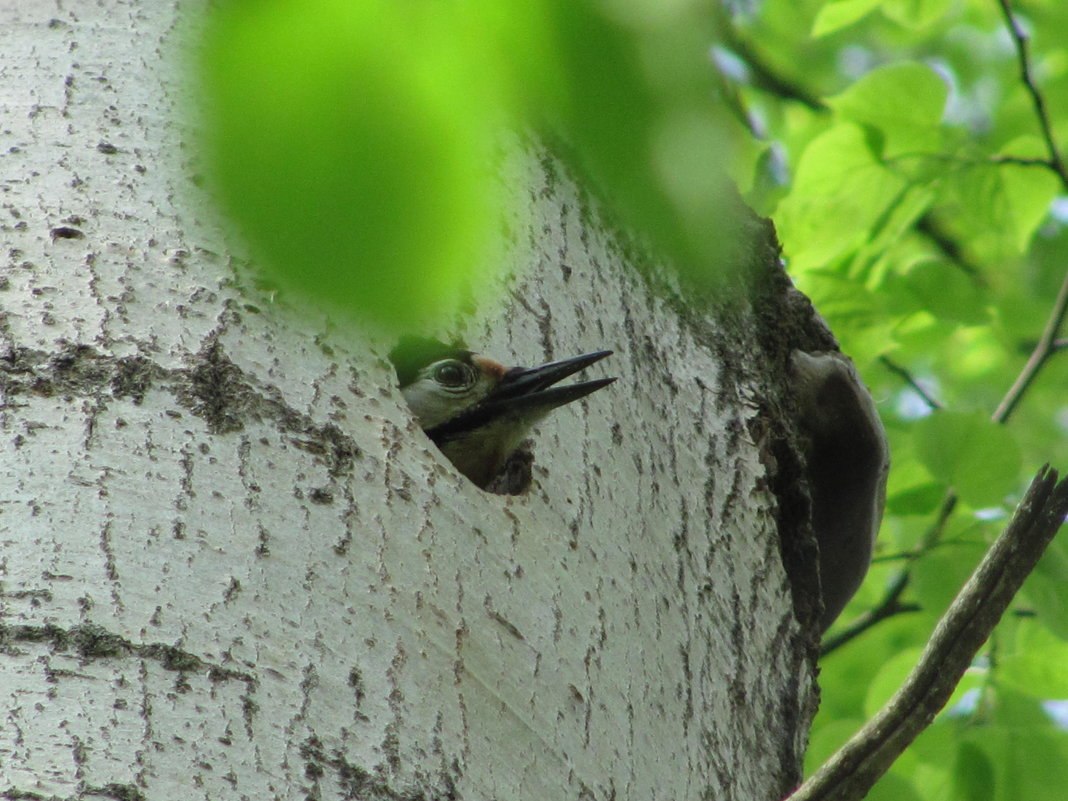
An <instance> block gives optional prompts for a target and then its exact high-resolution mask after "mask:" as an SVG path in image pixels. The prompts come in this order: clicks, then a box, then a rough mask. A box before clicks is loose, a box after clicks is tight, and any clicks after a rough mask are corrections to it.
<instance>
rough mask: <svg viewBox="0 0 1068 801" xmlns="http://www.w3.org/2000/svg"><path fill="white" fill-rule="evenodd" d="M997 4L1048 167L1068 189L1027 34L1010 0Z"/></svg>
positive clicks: (1067, 173) (1067, 181) (1064, 170)
mask: <svg viewBox="0 0 1068 801" xmlns="http://www.w3.org/2000/svg"><path fill="white" fill-rule="evenodd" d="M998 4H999V5H1000V6H1001V12H1002V14H1004V15H1005V24H1006V26H1008V29H1009V34H1010V35H1011V36H1012V41H1013V44H1014V45H1015V46H1016V60H1017V62H1018V63H1019V65H1020V80H1021V81H1023V83H1024V86H1025V87H1027V91H1028V93H1029V94H1030V95H1031V103H1032V104H1033V105H1034V107H1035V115H1036V116H1037V117H1038V124H1039V126H1040V127H1041V128H1042V137H1043V138H1044V139H1045V140H1046V149H1047V150H1049V167H1050V168H1051V169H1052V170H1053V171H1054V172H1055V173H1057V175H1058V176H1059V177H1060V179H1061V183H1062V184H1063V185H1064V188H1065V189H1068V169H1065V166H1064V160H1063V159H1062V158H1061V154H1060V151H1059V150H1058V149H1057V143H1056V142H1055V141H1054V139H1053V127H1052V126H1051V125H1050V121H1049V113H1048V112H1047V111H1046V100H1045V98H1044V97H1043V96H1042V93H1041V92H1040V91H1039V90H1038V85H1037V84H1036V83H1035V79H1034V76H1033V75H1032V72H1031V56H1030V53H1029V50H1030V47H1029V42H1028V37H1027V34H1026V33H1025V32H1024V30H1023V28H1021V27H1020V23H1019V22H1017V21H1016V17H1015V15H1014V14H1013V13H1012V4H1011V2H1010V0H998Z"/></svg>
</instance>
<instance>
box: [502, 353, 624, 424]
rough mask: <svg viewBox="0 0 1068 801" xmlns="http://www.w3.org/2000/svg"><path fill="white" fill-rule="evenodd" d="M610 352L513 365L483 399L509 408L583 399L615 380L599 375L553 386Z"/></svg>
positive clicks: (547, 406)
mask: <svg viewBox="0 0 1068 801" xmlns="http://www.w3.org/2000/svg"><path fill="white" fill-rule="evenodd" d="M611 355H612V351H610V350H599V351H596V352H594V353H584V354H583V355H581V356H572V357H571V358H570V359H561V360H560V361H556V362H549V363H548V364H543V365H541V366H539V367H513V368H512V369H511V370H509V371H508V372H507V373H505V374H504V377H502V378H501V381H500V383H499V384H497V386H496V387H494V388H493V390H492V391H491V392H490V393H489V395H487V396H486V397H485V398H484V399H483V401H482V405H486V404H487V403H494V404H501V405H504V406H507V407H509V408H510V409H522V408H527V407H531V406H542V407H544V408H545V410H546V411H548V410H550V409H554V408H556V407H557V406H562V405H563V404H565V403H570V402H571V401H575V400H578V399H579V398H584V397H586V396H587V395H589V394H590V393H591V392H595V391H597V390H598V389H601V387H606V386H608V385H609V384H611V383H612V382H613V381H615V379H614V378H598V379H596V380H594V381H580V382H579V383H577V384H568V385H567V386H566V387H553V386H552V385H553V384H555V383H557V382H558V381H563V380H564V379H565V378H567V377H568V376H569V375H573V374H574V373H577V372H578V371H579V370H582V369H585V368H586V367H589V366H590V365H591V364H593V363H594V362H599V361H600V360H601V359H603V358H605V357H606V356H611ZM550 387H552V388H551V389H550Z"/></svg>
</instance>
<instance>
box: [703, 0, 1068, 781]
mask: <svg viewBox="0 0 1068 801" xmlns="http://www.w3.org/2000/svg"><path fill="white" fill-rule="evenodd" d="M750 5H751V8H750V11H748V12H747V13H739V14H737V15H736V16H735V17H734V18H733V20H732V22H733V25H734V30H733V31H732V36H731V38H730V40H729V41H727V42H725V44H724V47H726V48H729V49H731V48H732V49H733V52H734V53H735V54H736V55H737V56H738V57H739V59H740V61H741V63H742V66H743V67H744V69H742V70H741V71H739V72H736V79H737V80H738V81H739V83H740V84H741V85H742V86H743V87H744V88H743V89H741V91H740V95H741V97H742V98H743V100H744V102H745V103H746V104H747V107H748V113H749V119H750V120H751V121H753V122H752V125H751V126H750V133H753V132H756V133H757V134H759V137H760V138H761V139H762V140H763V142H764V144H763V148H758V149H757V151H756V153H755V154H754V155H753V156H752V157H751V158H750V160H749V162H748V163H747V164H744V165H738V172H737V175H738V178H739V181H740V182H741V183H742V184H743V185H745V186H747V187H749V188H750V191H749V195H748V197H749V200H750V202H751V203H753V204H754V205H755V206H756V207H758V208H760V209H761V210H762V211H763V212H764V213H767V214H769V215H770V216H772V218H773V219H774V220H775V222H776V225H777V227H778V231H779V235H780V237H781V239H782V241H783V245H784V250H785V255H786V257H787V261H788V268H789V269H790V271H791V273H792V275H793V276H794V278H795V280H796V281H797V283H798V284H799V285H800V287H801V288H802V289H803V290H804V291H806V292H807V293H808V294H809V295H810V296H811V297H812V298H813V299H814V301H815V302H816V305H817V307H818V308H819V309H820V311H821V312H822V313H823V315H824V316H825V317H826V318H827V319H828V321H829V322H830V324H831V327H832V329H833V330H834V331H835V332H836V334H838V336H839V338H840V340H841V342H842V347H843V350H845V351H846V352H847V353H849V354H850V355H852V356H853V358H854V359H855V360H856V361H857V363H858V366H859V367H860V369H861V372H862V374H863V375H864V377H865V379H866V380H867V382H868V383H869V386H870V387H871V388H872V390H873V392H874V394H875V396H876V398H877V400H878V401H879V402H880V407H881V411H882V413H883V416H884V420H885V422H886V424H887V428H888V431H889V435H890V438H891V448H892V453H893V456H894V465H893V469H892V471H891V477H890V485H889V491H888V498H887V514H886V518H885V520H884V525H883V530H882V532H881V536H880V541H879V547H878V553H877V562H876V564H875V566H874V567H873V569H872V572H871V574H870V576H869V579H868V581H867V582H866V583H865V586H864V587H863V588H862V590H861V592H860V594H859V595H858V596H857V598H856V599H855V600H854V602H853V603H852V604H851V605H850V607H849V608H847V610H846V613H845V614H844V615H843V617H842V619H841V621H840V623H839V626H838V630H839V631H841V630H842V629H843V628H846V627H847V626H848V623H849V622H850V620H851V619H852V618H853V617H855V616H856V615H858V614H859V613H861V612H862V611H864V610H866V609H872V608H876V607H879V606H880V605H883V604H885V603H886V602H887V599H888V598H889V597H890V596H889V595H888V588H890V587H893V586H895V585H898V586H899V585H900V584H902V583H904V591H903V592H902V593H901V594H900V596H897V597H895V599H894V600H893V602H892V603H893V604H894V606H892V607H891V611H892V612H893V611H901V612H902V614H897V615H892V616H891V617H889V618H887V619H884V620H883V621H881V622H880V623H878V624H877V625H875V626H873V627H871V628H870V629H868V630H865V631H863V633H861V634H860V635H859V636H858V637H857V638H856V639H854V640H852V641H850V642H847V643H846V644H845V645H843V646H841V647H839V648H837V649H836V650H834V651H833V652H832V653H830V654H829V655H828V656H826V657H825V659H824V661H823V668H822V669H823V672H822V676H821V683H822V685H823V688H824V700H823V706H822V708H821V710H820V713H819V716H818V717H817V721H816V725H815V728H814V731H813V735H812V746H811V749H810V753H809V756H808V761H809V765H810V766H811V767H815V766H816V765H818V764H819V762H820V761H821V760H822V759H823V758H825V757H826V756H828V755H829V753H830V752H831V751H833V750H834V748H836V747H837V746H838V745H840V744H841V743H842V742H844V740H845V739H846V738H847V737H848V736H849V735H850V734H852V732H853V730H855V728H856V726H857V725H858V724H859V723H860V722H862V721H863V719H864V718H865V717H867V716H869V715H870V714H871V713H872V712H873V711H874V709H875V708H877V706H878V705H879V704H880V703H881V702H882V701H883V700H885V699H886V698H887V697H888V696H889V692H890V691H891V690H892V689H893V688H894V687H896V686H897V684H899V683H900V681H901V679H902V678H903V677H904V674H905V672H907V670H908V668H909V667H910V666H911V665H912V664H914V663H915V661H916V658H917V656H918V653H919V649H920V648H921V646H922V645H923V643H924V642H925V640H926V639H927V637H928V636H929V635H930V632H931V630H932V627H933V625H934V623H935V621H936V620H937V618H938V616H939V615H940V614H941V612H942V611H943V610H944V609H945V607H946V606H947V604H948V603H949V602H950V600H951V599H952V597H953V595H954V594H955V593H956V591H957V589H958V588H959V587H960V586H961V584H962V583H963V581H964V580H965V579H966V578H967V576H968V574H969V573H970V571H971V569H972V568H973V566H974V565H975V564H976V562H977V561H978V559H979V558H980V556H981V555H982V553H983V551H984V549H985V547H986V546H987V544H988V543H989V542H990V541H991V540H992V538H993V537H995V536H996V535H997V533H998V532H999V531H1000V529H1001V528H1002V526H1003V525H1004V522H1005V520H1006V519H1007V516H1008V514H1009V513H1010V512H1011V510H1012V508H1013V506H1014V504H1015V502H1016V501H1017V500H1018V499H1019V494H1020V492H1021V490H1022V488H1023V487H1024V485H1025V484H1026V481H1027V479H1028V478H1029V477H1030V476H1031V475H1032V474H1033V473H1034V471H1035V469H1036V468H1037V467H1038V466H1039V465H1041V464H1042V463H1044V462H1050V463H1052V464H1054V465H1055V466H1058V467H1060V468H1061V469H1062V470H1063V469H1065V468H1068V395H1066V393H1065V391H1064V387H1065V385H1066V384H1065V379H1066V378H1068V364H1066V357H1065V355H1059V354H1058V353H1057V350H1058V349H1059V348H1060V347H1062V346H1061V345H1060V343H1059V342H1054V343H1053V347H1052V348H1051V353H1050V355H1049V358H1048V359H1047V360H1045V361H1044V363H1043V364H1042V369H1041V371H1040V372H1039V373H1038V374H1037V377H1035V379H1034V380H1033V381H1032V382H1031V383H1030V384H1028V385H1026V386H1024V387H1023V388H1022V392H1021V393H1019V394H1016V393H1010V388H1012V387H1013V386H1014V384H1015V382H1016V380H1017V377H1018V375H1020V373H1021V371H1022V370H1023V368H1024V365H1025V362H1027V360H1028V356H1029V355H1030V354H1031V352H1032V351H1033V350H1034V348H1035V347H1036V344H1037V343H1038V342H1039V340H1040V337H1041V335H1042V334H1043V331H1044V329H1045V328H1046V326H1047V320H1049V318H1050V316H1051V314H1052V313H1053V311H1054V309H1055V306H1056V305H1057V303H1058V289H1059V287H1061V285H1062V284H1063V282H1064V281H1065V276H1066V274H1068V227H1066V225H1065V223H1066V222H1068V214H1066V213H1065V209H1066V207H1065V195H1066V193H1068V175H1066V174H1065V171H1064V167H1063V164H1062V163H1061V162H1060V155H1059V153H1058V152H1057V150H1051V143H1050V141H1049V140H1047V138H1046V135H1045V131H1044V122H1043V115H1045V120H1046V121H1047V122H1048V126H1049V130H1050V131H1051V132H1052V142H1053V147H1054V148H1057V147H1058V145H1059V146H1060V147H1066V146H1068V139H1066V138H1065V136H1066V134H1068V103H1065V102H1064V98H1065V97H1068V92H1066V91H1065V90H1066V88H1068V48H1066V45H1065V43H1066V42H1068V6H1066V5H1065V4H1063V3H1060V2H1053V1H1052V0H1049V1H1047V2H1042V1H1041V0H1037V1H1036V2H1029V3H1026V4H1024V3H1016V4H1015V5H1016V6H1018V7H1015V8H1013V9H1012V11H1013V14H1014V19H1015V21H1016V22H1017V23H1018V25H1019V26H1020V31H1021V32H1025V33H1026V36H1027V37H1029V38H1028V40H1027V44H1026V47H1027V48H1028V49H1027V54H1028V57H1029V69H1030V74H1031V82H1032V84H1033V87H1034V90H1035V92H1037V93H1038V95H1039V96H1040V97H1041V98H1042V99H1043V101H1044V106H1043V108H1042V110H1039V108H1038V107H1037V106H1036V103H1035V97H1034V94H1033V93H1032V91H1031V89H1030V88H1029V87H1028V85H1027V82H1026V81H1025V80H1024V79H1023V78H1022V77H1021V61H1020V51H1019V48H1020V47H1021V46H1023V40H1022V38H1021V37H1014V36H1013V35H1012V26H1011V25H1010V23H1009V20H1008V18H1007V16H1006V14H1005V12H1004V8H1003V4H1002V3H1001V2H999V0H969V1H968V2H948V1H947V0H932V1H930V2H922V1H921V0H916V1H915V2H904V1H902V2H895V3H872V2H867V0H838V2H817V1H816V0H812V1H811V2H802V3H796V2H788V1H787V0H766V2H762V3H755V4H750ZM800 65H803V69H802V68H801V67H800ZM769 75H770V76H774V78H775V81H769V80H768V76H769ZM783 87H786V88H788V90H789V91H784V89H783ZM742 135H744V134H742ZM776 161H777V162H778V167H779V170H780V175H781V174H786V175H787V176H788V178H787V179H786V180H779V181H772V180H768V177H767V170H768V165H769V164H773V163H775V162H776ZM1051 331H1052V329H1051ZM1065 336H1068V335H1066V334H1064V333H1059V334H1057V335H1056V337H1065ZM1006 399H1008V400H1014V401H1015V402H1014V403H1006V402H1005V401H1006ZM905 610H913V611H911V612H908V613H904V612H905ZM1066 615H1068V543H1066V542H1065V539H1064V535H1062V536H1060V537H1059V538H1058V539H1057V540H1055V541H1054V543H1053V545H1052V546H1051V549H1050V551H1049V552H1048V553H1047V556H1046V557H1045V558H1044V560H1043V561H1042V563H1041V564H1040V566H1039V569H1038V571H1037V572H1036V574H1035V575H1034V576H1032V577H1031V578H1030V579H1029V580H1028V583H1027V584H1026V585H1025V588H1024V597H1023V598H1021V599H1020V600H1019V601H1018V603H1017V605H1016V609H1015V613H1014V614H1013V615H1012V616H1011V617H1008V618H1007V619H1006V620H1004V621H1003V622H1002V624H1001V625H1000V626H999V628H998V630H997V631H996V633H995V635H994V637H993V638H992V639H991V641H990V642H989V644H988V646H987V648H986V651H985V652H984V654H983V655H982V658H981V659H980V660H979V661H978V662H977V663H976V664H975V666H974V667H973V669H972V671H971V672H970V673H969V674H968V675H967V676H966V677H965V681H964V682H963V683H962V686H961V688H960V690H959V691H958V694H957V699H956V701H955V702H954V703H953V704H951V706H950V708H949V709H948V710H947V711H946V712H944V713H943V714H942V715H941V716H940V717H939V718H938V719H937V720H936V722H935V724H934V725H933V726H932V728H931V729H929V730H928V731H927V732H926V733H925V734H924V735H923V736H921V738H920V739H919V740H918V741H917V742H916V744H915V745H914V746H912V747H911V748H910V749H909V751H908V752H907V753H906V755H905V757H903V758H902V759H901V760H900V761H899V762H898V763H897V764H896V765H895V766H894V768H893V769H892V770H891V773H890V774H889V775H888V776H887V777H886V778H884V779H883V780H882V781H881V782H880V783H879V784H878V785H877V786H876V788H875V790H874V791H873V792H872V794H871V796H870V797H871V798H884V797H885V798H894V799H901V798H917V799H973V798H974V799H1010V798H1025V797H1026V798H1034V799H1042V798H1049V799H1054V798H1061V797H1062V796H1063V794H1064V792H1065V790H1066V788H1068V774H1066V773H1065V771H1064V766H1065V765H1068V721H1066V720H1065V715H1064V714H1063V710H1064V708H1065V705H1064V704H1063V703H1059V702H1061V701H1062V699H1066V698H1068V623H1066ZM831 634H832V636H833V635H834V634H835V631H833V630H832V632H831Z"/></svg>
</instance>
